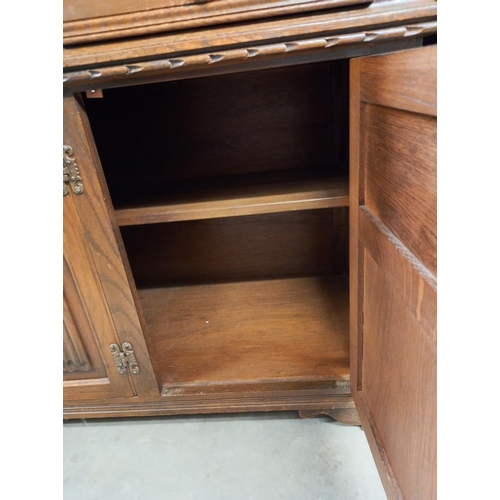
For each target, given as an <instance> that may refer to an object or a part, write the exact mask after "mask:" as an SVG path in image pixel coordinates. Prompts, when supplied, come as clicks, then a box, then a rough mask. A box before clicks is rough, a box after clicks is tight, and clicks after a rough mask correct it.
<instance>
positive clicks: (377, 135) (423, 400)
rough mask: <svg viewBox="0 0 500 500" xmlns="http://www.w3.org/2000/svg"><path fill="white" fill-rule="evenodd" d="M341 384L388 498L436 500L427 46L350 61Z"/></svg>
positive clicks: (431, 95)
mask: <svg viewBox="0 0 500 500" xmlns="http://www.w3.org/2000/svg"><path fill="white" fill-rule="evenodd" d="M350 183H351V190H350V202H351V210H350V218H351V220H350V225H351V239H350V252H351V254H350V266H351V271H350V282H351V327H350V330H351V380H352V389H353V396H354V399H355V403H356V407H357V409H358V412H359V415H360V418H361V421H362V423H363V427H364V428H365V430H366V434H367V438H368V441H369V443H370V446H371V449H372V452H373V454H374V457H375V461H376V463H377V466H378V468H379V471H380V475H381V478H382V481H383V483H384V487H385V489H386V492H387V495H388V496H389V498H391V499H392V498H395V499H404V498H419V499H420V498H422V499H424V498H425V499H433V498H436V284H437V281H436V47H435V46H433V47H426V48H422V49H417V50H413V51H406V52H401V53H395V54H389V55H385V56H379V57H373V58H365V59H358V60H354V61H352V62H351V172H350Z"/></svg>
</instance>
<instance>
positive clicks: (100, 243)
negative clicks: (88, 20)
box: [64, 97, 158, 399]
mask: <svg viewBox="0 0 500 500" xmlns="http://www.w3.org/2000/svg"><path fill="white" fill-rule="evenodd" d="M64 141H65V144H69V145H70V146H71V147H72V148H73V151H74V154H75V157H76V161H77V164H78V167H79V170H80V174H81V177H82V181H83V185H84V193H83V194H81V195H75V194H74V193H72V192H70V193H69V195H67V196H65V197H64V204H65V205H64V232H65V235H64V236H65V237H64V244H65V245H67V246H68V249H67V250H66V248H65V257H66V259H67V261H68V263H69V262H70V260H71V261H73V262H74V264H73V267H75V266H76V265H78V266H80V268H81V274H82V276H84V277H85V278H84V280H85V281H88V280H89V278H90V276H92V275H94V276H95V278H94V281H95V282H93V283H92V286H93V289H92V290H89V291H88V301H87V303H86V310H87V311H88V312H89V313H91V314H93V315H95V316H96V318H98V321H99V324H98V326H96V336H97V338H99V339H100V342H101V343H100V352H101V357H102V358H103V361H104V363H105V364H106V365H107V366H108V367H109V369H108V377H109V378H111V377H113V378H114V379H116V381H117V383H118V381H121V380H126V379H128V378H129V375H128V374H127V375H119V376H118V378H116V375H118V372H117V371H116V368H115V367H114V366H113V360H112V357H111V354H110V353H109V349H108V346H109V344H110V343H117V344H119V345H121V344H122V343H123V342H130V343H132V345H133V347H134V351H135V353H136V356H137V359H138V361H139V365H140V367H141V376H140V377H134V378H133V379H131V380H130V381H129V382H128V383H129V384H133V387H134V389H133V390H131V392H132V394H133V393H135V391H136V390H139V391H141V393H144V394H150V395H153V394H158V388H157V384H156V381H155V377H154V374H153V370H152V366H151V362H150V358H149V353H148V351H147V347H146V343H145V340H144V336H143V328H142V325H141V321H140V318H139V312H138V311H137V308H136V306H135V301H134V296H133V291H132V289H131V282H130V277H129V275H128V273H127V263H126V261H125V262H124V260H123V257H122V253H121V251H120V243H121V239H120V235H119V233H118V228H117V227H116V225H115V222H114V218H113V216H112V212H110V210H111V206H110V203H109V194H108V193H107V188H106V184H105V183H104V182H103V180H102V179H100V178H99V175H98V173H99V171H100V164H99V159H98V155H97V151H96V149H95V145H94V142H93V139H92V133H91V130H90V127H89V124H88V121H87V119H86V115H85V112H84V110H83V109H82V107H81V105H80V103H79V102H78V101H77V100H76V99H75V98H74V97H65V98H64ZM69 232H71V233H69ZM82 254H83V255H82ZM106 319H107V321H106ZM110 321H111V323H110ZM111 367H113V369H111ZM81 394H83V392H82V393H81ZM78 396H79V393H78V391H75V396H74V397H72V398H71V399H78V398H79V397H78Z"/></svg>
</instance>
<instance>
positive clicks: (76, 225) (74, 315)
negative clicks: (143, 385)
mask: <svg viewBox="0 0 500 500" xmlns="http://www.w3.org/2000/svg"><path fill="white" fill-rule="evenodd" d="M78 201H79V200H77V199H75V197H74V196H71V194H70V195H68V196H65V197H64V210H63V213H64V238H63V242H64V268H63V270H64V274H63V279H64V300H63V304H64V316H63V322H64V337H63V373H64V385H63V394H64V401H65V404H71V403H73V402H75V401H83V400H92V399H99V398H101V399H102V398H107V399H109V400H113V399H115V398H119V397H123V396H133V395H134V394H135V390H134V388H133V385H132V382H131V380H130V378H129V377H127V376H125V377H123V376H120V375H119V374H118V372H117V371H116V369H115V367H114V364H113V360H112V359H111V358H110V357H106V356H105V355H104V356H103V355H102V354H105V353H106V350H107V346H108V345H109V344H110V343H113V342H116V341H117V332H116V329H115V326H114V323H113V318H112V316H111V314H110V312H109V310H108V309H107V306H106V299H105V297H104V296H103V292H102V288H101V283H100V280H99V276H98V273H97V271H96V269H95V265H94V262H93V258H92V254H91V251H90V248H89V245H88V243H87V241H86V238H85V233H84V229H83V227H82V224H81V222H80V220H79V217H78V213H77V211H76V204H77V203H78ZM101 353H102V354H101Z"/></svg>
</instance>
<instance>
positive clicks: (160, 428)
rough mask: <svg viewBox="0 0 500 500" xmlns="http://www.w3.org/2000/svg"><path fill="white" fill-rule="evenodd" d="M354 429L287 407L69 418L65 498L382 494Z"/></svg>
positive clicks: (237, 499) (371, 497)
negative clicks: (265, 410)
mask: <svg viewBox="0 0 500 500" xmlns="http://www.w3.org/2000/svg"><path fill="white" fill-rule="evenodd" d="M385 498H386V497H385V495H384V491H383V488H382V485H381V482H380V479H379V477H378V474H377V470H376V468H375V464H374V462H373V458H372V456H371V453H370V450H369V448H368V443H367V441H366V438H365V434H364V432H363V431H362V430H361V429H360V428H359V427H348V426H344V425H342V424H339V423H336V422H334V421H333V420H331V419H330V418H328V417H319V418H314V419H308V420H302V419H300V418H299V417H298V414H297V413H291V412H283V413H254V414H239V415H210V416H191V417H162V418H141V419H115V420H98V421H97V420H86V421H82V420H80V421H69V422H66V423H65V424H64V499H65V500H115V499H116V500H118V499H120V500H134V499H138V500H139V499H140V500H156V499H169V500H190V499H196V500H212V499H213V500H226V499H227V500H251V499H258V500H320V499H321V500H326V499H332V500H333V499H335V500H355V499H360V500H385Z"/></svg>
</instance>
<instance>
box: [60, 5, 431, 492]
mask: <svg viewBox="0 0 500 500" xmlns="http://www.w3.org/2000/svg"><path fill="white" fill-rule="evenodd" d="M160 3H161V2H160ZM287 3H288V4H290V5H291V4H295V5H299V4H301V3H305V2H274V3H273V4H276V5H278V4H283V5H284V4H287ZM319 3H321V2H319ZM213 4H214V6H217V7H218V6H221V5H222V4H229V3H228V2H214V3H213ZM231 4H232V5H233V6H235V8H236V7H238V2H232V3H231ZM240 4H241V5H242V6H243V4H245V2H241V3H240ZM74 5H75V6H78V2H74ZM114 5H118V2H116V3H113V2H111V3H110V4H109V7H110V8H111V7H113V6H114ZM178 7H179V8H181V7H183V2H179V6H178ZM271 7H272V6H270V8H271ZM391 9H392V11H391ZM391 12H392V17H391V19H392V21H391V24H389V25H387V26H386V27H384V28H383V29H381V28H379V27H378V26H380V24H382V21H383V20H387V19H388V17H387V16H388V15H389V14H390V13H391ZM96 13H97V14H96V16H97V17H99V16H101V15H104V14H101V13H99V12H97V11H96ZM360 13H361V14H362V16H361V14H360ZM424 13H426V15H423V14H424ZM350 16H351V17H350ZM352 16H354V17H355V18H356V22H357V23H358V26H355V25H354V24H353V23H354V21H353V17H352ZM363 16H364V17H363ZM405 16H406V17H405ZM433 16H435V4H434V2H427V1H422V2H417V1H413V2H397V3H394V2H374V3H373V4H371V5H369V6H366V7H363V8H359V9H355V10H353V11H350V10H346V11H345V12H344V13H343V17H342V16H341V14H340V13H339V12H337V11H335V12H332V13H330V14H326V13H324V12H321V13H317V14H314V15H313V14H309V15H308V16H304V17H302V18H301V17H300V16H299V17H297V16H295V17H294V18H293V19H290V20H289V21H290V23H291V24H290V25H289V26H288V27H285V25H280V21H279V20H269V19H265V20H262V19H260V20H254V21H249V22H248V23H247V24H246V25H245V24H238V25H228V26H226V27H225V28H220V29H219V28H217V29H206V31H203V29H205V28H200V30H199V31H196V32H193V35H192V42H190V43H192V46H191V47H190V48H189V50H188V47H187V46H186V45H184V50H185V53H182V51H181V53H179V52H177V50H176V47H177V48H180V47H181V45H182V44H184V43H185V42H182V41H181V39H180V38H179V36H180V35H179V34H177V33H176V32H173V33H171V34H163V35H158V36H157V37H156V38H155V37H147V38H137V39H135V40H133V39H132V40H127V41H120V40H117V41H115V42H111V43H109V42H108V43H107V44H102V45H94V46H86V45H74V46H70V47H69V46H68V47H67V48H66V49H65V67H66V72H65V97H64V120H65V126H64V131H65V135H64V144H65V150H64V157H63V166H65V168H66V169H67V170H66V171H65V172H66V177H65V186H66V187H65V189H66V191H67V194H66V195H65V196H64V214H65V216H64V241H65V246H64V257H65V260H64V265H65V296H64V304H65V308H64V332H65V333H64V370H65V408H64V415H65V418H82V417H111V416H145V415H169V414H186V413H211V412H238V411H272V410H295V411H300V413H301V415H302V416H303V417H310V416H314V415H316V414H320V413H323V414H328V415H331V416H332V417H334V418H336V419H337V420H339V421H340V422H344V423H350V424H353V423H354V424H356V423H359V422H360V421H361V423H362V425H363V428H364V429H365V431H366V433H367V437H368V440H369V443H370V446H371V449H372V451H373V453H374V456H375V460H376V463H377V466H378V467H379V471H380V473H381V477H382V480H383V482H384V486H385V488H386V491H387V493H388V495H389V496H390V497H391V498H422V499H423V498H425V499H428V498H434V497H435V495H436V485H435V474H436V471H435V468H436V435H435V428H436V380H435V379H436V157H435V155H436V47H435V46H433V45H431V46H426V47H421V45H422V40H427V39H426V38H425V37H426V36H427V35H432V34H433V33H435V31H436V25H435V18H433ZM315 22H316V23H315ZM328 22H332V23H334V24H335V23H336V26H337V28H339V27H341V28H342V29H341V30H340V31H339V30H337V31H333V32H332V33H327V34H326V35H325V32H324V31H322V32H321V36H319V33H318V35H317V36H316V34H314V33H312V34H311V33H309V34H308V35H307V36H309V38H306V37H305V33H306V31H307V26H309V27H310V26H312V25H316V24H317V28H315V29H318V30H321V27H325V26H326V24H325V23H328ZM342 23H344V24H342ZM363 23H364V24H363ZM292 25H293V26H294V27H295V28H296V29H299V27H300V29H301V30H302V35H300V32H297V33H299V35H300V36H297V34H296V35H294V36H292V33H291V31H290V30H291V29H292V28H293V26H292ZM89 26H90V25H89ZM353 26H354V28H353ZM295 28H294V29H295ZM220 30H226V35H227V36H228V37H229V36H233V37H234V38H232V43H229V44H228V42H227V40H226V44H225V46H224V48H223V49H221V50H217V51H213V50H212V48H211V47H213V46H216V45H217V44H220V43H221V38H220V36H221V31H220ZM238 30H239V31H238ZM266 30H267V31H266ZM273 30H278V31H280V30H281V31H280V32H281V33H282V35H283V36H284V37H285V38H284V39H283V40H282V41H276V40H275V39H273V40H272V41H271V39H272V33H273V32H274V31H273ZM287 30H288V31H287ZM356 30H357V31H356ZM165 37H170V40H171V41H172V42H173V45H172V47H170V49H168V50H170V54H165V50H167V49H165V46H164V42H165ZM258 37H260V40H259V41H258V43H257V44H256V45H253V44H252V45H248V44H247V43H246V41H245V38H247V39H250V38H253V40H254V41H255V40H257V39H258ZM202 39H203V40H204V43H203V44H202V45H200V40H202ZM427 43H428V42H427V41H426V42H425V44H426V45H427ZM175 44H178V45H175ZM160 47H161V48H160ZM419 47H420V48H419ZM378 53H380V54H382V55H376V54H378ZM360 56H364V57H360ZM91 61H93V62H91ZM124 61H125V62H124ZM75 168H77V169H78V172H76V171H75ZM75 182H76V183H77V184H76V186H75ZM73 188H75V189H73ZM82 191H83V192H82ZM110 346H111V347H110Z"/></svg>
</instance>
